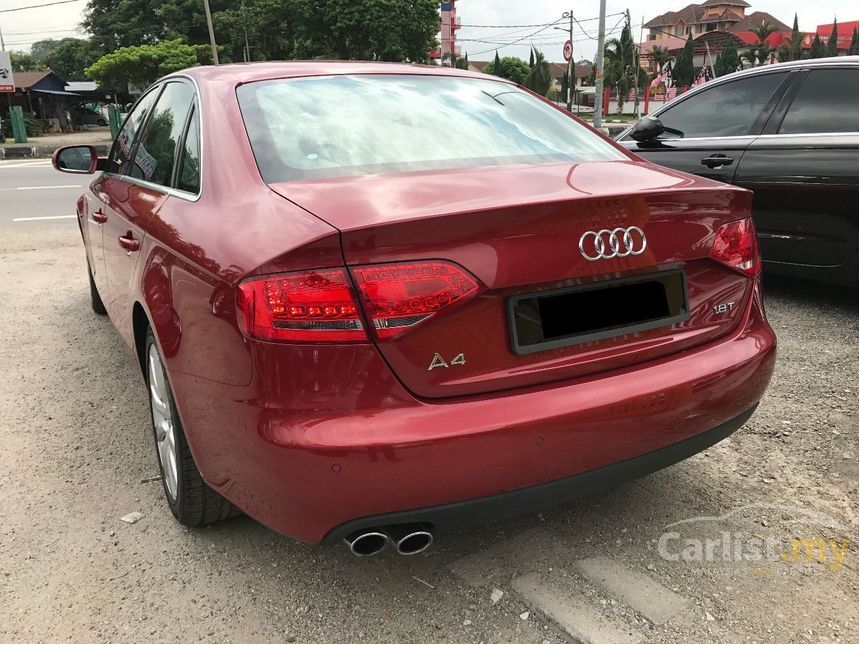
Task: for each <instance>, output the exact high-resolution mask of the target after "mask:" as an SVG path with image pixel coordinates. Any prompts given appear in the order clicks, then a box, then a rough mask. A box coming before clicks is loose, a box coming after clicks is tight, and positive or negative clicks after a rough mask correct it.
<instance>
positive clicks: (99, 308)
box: [87, 263, 107, 316]
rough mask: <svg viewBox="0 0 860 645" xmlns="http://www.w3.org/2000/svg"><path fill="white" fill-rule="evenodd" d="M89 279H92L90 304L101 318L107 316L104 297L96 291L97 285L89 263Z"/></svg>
mask: <svg viewBox="0 0 860 645" xmlns="http://www.w3.org/2000/svg"><path fill="white" fill-rule="evenodd" d="M87 277H88V278H89V279H90V303H91V304H92V306H93V311H95V312H96V313H97V314H98V315H99V316H104V315H105V314H107V309H105V304H104V303H103V302H102V297H101V296H100V295H99V290H98V289H96V283H95V282H94V281H93V272H92V271H90V266H89V263H87Z"/></svg>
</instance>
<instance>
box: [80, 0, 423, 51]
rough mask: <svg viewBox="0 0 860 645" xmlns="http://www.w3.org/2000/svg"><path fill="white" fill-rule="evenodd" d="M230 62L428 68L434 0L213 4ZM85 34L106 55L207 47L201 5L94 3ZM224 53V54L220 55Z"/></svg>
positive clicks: (196, 0) (195, 1)
mask: <svg viewBox="0 0 860 645" xmlns="http://www.w3.org/2000/svg"><path fill="white" fill-rule="evenodd" d="M210 6H211V8H212V22H213V25H214V27H215V36H216V40H217V41H218V43H219V47H223V52H224V58H225V60H228V61H229V60H244V49H245V32H246V31H247V34H248V42H249V46H250V49H251V51H250V57H251V59H252V60H267V59H273V58H274V59H285V58H299V57H301V58H315V57H327V58H340V59H363V60H390V61H413V62H418V61H420V62H423V61H424V60H426V58H427V53H428V52H429V51H430V50H431V49H433V48H434V47H435V46H436V37H435V36H436V32H437V31H438V29H439V5H438V2H436V1H435V0H245V2H244V10H243V7H242V6H241V5H240V3H239V2H237V1H236V0H210ZM83 24H84V27H86V29H87V31H89V32H90V33H91V34H92V38H93V40H94V41H95V42H96V44H98V45H99V46H101V47H102V48H103V49H104V51H106V52H109V51H113V50H114V49H116V48H118V47H129V46H136V45H146V44H150V45H151V44H155V43H158V42H162V41H164V40H172V39H176V38H182V39H183V40H184V41H185V42H186V43H187V44H190V45H204V44H207V43H208V42H209V35H208V31H207V28H206V19H205V15H204V11H203V3H202V2H201V0H88V4H87V9H86V13H85V17H84V22H83ZM219 51H220V50H219Z"/></svg>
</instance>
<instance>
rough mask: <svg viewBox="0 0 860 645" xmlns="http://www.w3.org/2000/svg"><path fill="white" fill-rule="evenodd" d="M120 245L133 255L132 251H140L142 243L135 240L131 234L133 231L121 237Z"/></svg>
mask: <svg viewBox="0 0 860 645" xmlns="http://www.w3.org/2000/svg"><path fill="white" fill-rule="evenodd" d="M119 245H120V246H121V247H122V248H124V249H125V250H126V251H128V252H129V253H131V252H132V251H139V250H140V241H138V240H136V239H134V237H133V236H132V234H131V231H129V232H128V233H126V234H125V235H120V236H119Z"/></svg>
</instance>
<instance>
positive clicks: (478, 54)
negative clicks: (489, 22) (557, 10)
mask: <svg viewBox="0 0 860 645" xmlns="http://www.w3.org/2000/svg"><path fill="white" fill-rule="evenodd" d="M562 20H564V18H559V19H558V20H556V21H555V22H551V23H548V24H546V25H543V26H542V27H541V28H540V29H538V30H537V31H535V32H532V33H530V34H528V35H526V36H523V37H522V38H519V39H517V40H515V41H513V42H512V43H508V44H507V45H503V46H504V47H510V46H511V45H516V44H517V43H518V42H522V41H523V40H525V39H527V38H531V37H532V36H536V35H538V34H539V33H540V32H542V31H546V30H547V29H549V28H550V27H552V26H553V25H557V24H558V23H560V22H561V21H562ZM494 49H498V47H491V48H490V49H485V50H482V51H479V52H474V53H473V54H472V56H480V55H481V54H486V53H487V52H491V51H493V50H494Z"/></svg>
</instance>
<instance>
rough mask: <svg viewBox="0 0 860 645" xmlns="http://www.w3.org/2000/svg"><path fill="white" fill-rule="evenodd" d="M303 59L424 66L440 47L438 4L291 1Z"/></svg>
mask: <svg viewBox="0 0 860 645" xmlns="http://www.w3.org/2000/svg"><path fill="white" fill-rule="evenodd" d="M292 4H293V5H294V6H295V7H296V21H297V22H296V32H297V37H298V39H299V41H300V44H301V45H303V46H304V47H305V49H304V51H300V52H299V53H300V54H301V55H309V56H334V57H336V58H340V59H358V60H386V61H424V60H425V59H426V57H427V52H428V51H430V50H431V49H433V48H434V47H435V46H436V44H437V43H436V32H437V31H439V3H438V2H436V1H435V0H292Z"/></svg>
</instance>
